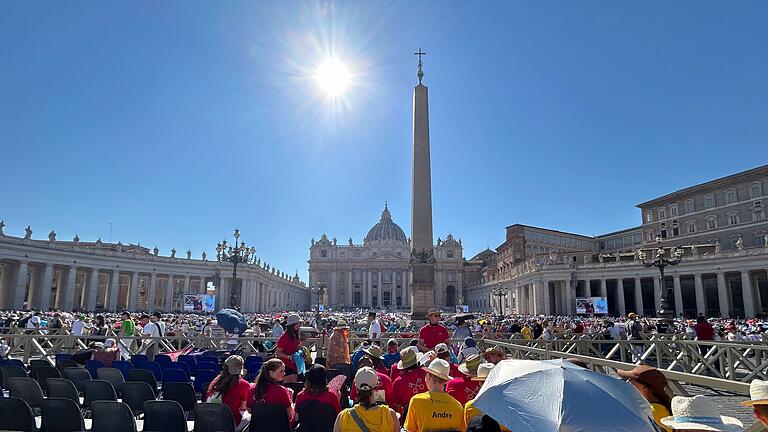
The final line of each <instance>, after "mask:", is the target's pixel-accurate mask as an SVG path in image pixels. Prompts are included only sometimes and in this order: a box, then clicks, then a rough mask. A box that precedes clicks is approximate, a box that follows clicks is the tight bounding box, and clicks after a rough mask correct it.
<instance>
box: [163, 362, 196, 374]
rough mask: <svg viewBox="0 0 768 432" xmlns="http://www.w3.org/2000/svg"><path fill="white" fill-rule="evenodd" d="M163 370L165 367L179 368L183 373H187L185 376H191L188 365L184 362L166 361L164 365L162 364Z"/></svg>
mask: <svg viewBox="0 0 768 432" xmlns="http://www.w3.org/2000/svg"><path fill="white" fill-rule="evenodd" d="M162 367H163V370H167V369H181V370H183V371H184V373H186V374H187V376H191V375H192V374H191V373H190V372H191V371H190V370H189V365H187V364H186V363H184V362H172V363H166V364H165V365H162Z"/></svg>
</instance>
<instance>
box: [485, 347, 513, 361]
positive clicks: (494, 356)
mask: <svg viewBox="0 0 768 432" xmlns="http://www.w3.org/2000/svg"><path fill="white" fill-rule="evenodd" d="M483 357H485V361H487V362H488V363H493V364H497V363H499V362H500V361H502V360H504V359H505V358H506V357H507V355H506V353H505V352H504V349H503V348H501V347H499V346H494V347H492V348H487V349H486V350H485V352H484V353H483Z"/></svg>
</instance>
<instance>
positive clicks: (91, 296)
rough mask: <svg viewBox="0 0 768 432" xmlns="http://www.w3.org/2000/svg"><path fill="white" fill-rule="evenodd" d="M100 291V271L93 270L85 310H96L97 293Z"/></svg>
mask: <svg viewBox="0 0 768 432" xmlns="http://www.w3.org/2000/svg"><path fill="white" fill-rule="evenodd" d="M98 289H99V269H97V268H92V269H91V278H90V279H89V280H88V300H87V302H86V307H85V310H87V311H89V312H92V311H94V310H96V293H97V292H98Z"/></svg>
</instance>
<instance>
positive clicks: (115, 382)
mask: <svg viewBox="0 0 768 432" xmlns="http://www.w3.org/2000/svg"><path fill="white" fill-rule="evenodd" d="M97 375H98V378H99V379H100V380H104V381H109V383H110V384H112V387H114V388H115V391H116V392H118V393H120V392H121V391H122V390H123V384H125V379H124V378H123V373H122V372H120V371H119V370H118V369H115V368H107V367H105V368H101V369H99V370H98V372H97Z"/></svg>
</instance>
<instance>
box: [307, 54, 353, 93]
mask: <svg viewBox="0 0 768 432" xmlns="http://www.w3.org/2000/svg"><path fill="white" fill-rule="evenodd" d="M350 78H351V76H350V74H349V70H348V69H347V67H346V66H344V64H343V63H342V62H340V61H339V60H338V59H334V58H329V59H327V60H325V61H324V62H322V63H321V64H320V65H319V66H318V67H317V69H315V81H316V82H317V85H318V86H319V87H320V90H322V91H323V92H325V93H326V94H327V95H328V96H330V97H340V96H342V95H344V92H345V91H346V90H347V88H348V87H349V83H350Z"/></svg>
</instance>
